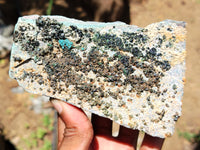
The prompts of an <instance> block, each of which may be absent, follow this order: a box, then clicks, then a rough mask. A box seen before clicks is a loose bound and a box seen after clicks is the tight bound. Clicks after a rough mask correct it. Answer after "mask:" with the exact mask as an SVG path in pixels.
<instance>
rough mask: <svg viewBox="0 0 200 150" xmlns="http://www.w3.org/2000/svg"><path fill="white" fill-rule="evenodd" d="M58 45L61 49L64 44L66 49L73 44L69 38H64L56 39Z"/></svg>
mask: <svg viewBox="0 0 200 150" xmlns="http://www.w3.org/2000/svg"><path fill="white" fill-rule="evenodd" d="M58 42H59V44H60V46H61V47H62V49H64V48H65V46H66V47H67V48H68V49H71V48H72V46H73V42H71V41H70V40H68V39H65V40H58Z"/></svg>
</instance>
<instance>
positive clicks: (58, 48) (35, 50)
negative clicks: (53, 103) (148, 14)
mask: <svg viewBox="0 0 200 150" xmlns="http://www.w3.org/2000/svg"><path fill="white" fill-rule="evenodd" d="M185 34H186V30H185V23H184V22H180V21H172V20H165V21H162V22H159V23H154V24H151V25H148V26H147V27H145V28H139V27H137V26H134V25H127V24H125V23H122V22H113V23H97V22H83V21H79V20H75V19H69V18H65V17H62V16H37V15H33V16H24V17H21V18H19V20H18V22H17V24H16V26H15V32H14V43H13V47H12V53H11V63H10V71H9V74H10V77H11V78H14V79H16V80H17V81H18V83H19V85H20V86H22V87H23V88H24V89H25V90H26V91H28V92H30V93H35V94H41V95H46V96H49V97H54V98H58V99H61V100H63V101H66V102H68V103H71V104H73V105H75V106H77V107H80V108H82V109H83V110H85V111H90V112H92V113H95V114H98V115H100V116H103V117H106V118H109V119H111V120H113V121H115V122H117V123H119V124H121V125H123V126H126V127H128V128H132V129H138V130H140V131H144V132H146V133H148V134H150V135H152V136H156V137H161V138H165V137H168V136H171V135H172V134H173V131H174V125H175V122H176V121H177V120H178V118H179V117H180V115H181V105H182V102H181V99H182V96H183V86H184V80H185V79H184V74H185V54H186V51H185ZM72 115H73V114H72Z"/></svg>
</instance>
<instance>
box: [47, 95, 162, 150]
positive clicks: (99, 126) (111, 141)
mask: <svg viewBox="0 0 200 150" xmlns="http://www.w3.org/2000/svg"><path fill="white" fill-rule="evenodd" d="M51 102H52V104H53V106H54V108H55V109H56V110H57V111H58V150H136V145H137V139H138V134H139V131H138V130H132V129H128V128H125V127H122V126H120V131H119V135H118V136H117V137H113V136H112V121H111V120H109V119H107V118H103V117H100V116H97V115H94V114H93V115H92V121H90V120H89V119H88V117H87V116H86V114H85V113H84V112H83V111H82V110H81V109H80V108H77V107H75V106H72V105H70V104H68V103H66V102H63V101H60V100H57V99H51ZM163 142H164V139H161V138H158V137H152V136H150V135H148V134H145V137H144V140H143V143H142V145H141V148H140V150H160V149H161V148H162V145H163Z"/></svg>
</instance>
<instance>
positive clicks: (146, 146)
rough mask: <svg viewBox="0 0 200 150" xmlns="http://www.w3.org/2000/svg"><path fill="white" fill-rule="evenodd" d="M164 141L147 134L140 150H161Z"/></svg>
mask: <svg viewBox="0 0 200 150" xmlns="http://www.w3.org/2000/svg"><path fill="white" fill-rule="evenodd" d="M163 143H164V139H162V138H158V137H152V136H150V135H148V134H145V136H144V140H143V142H142V145H141V149H140V150H160V149H161V148H162V145H163Z"/></svg>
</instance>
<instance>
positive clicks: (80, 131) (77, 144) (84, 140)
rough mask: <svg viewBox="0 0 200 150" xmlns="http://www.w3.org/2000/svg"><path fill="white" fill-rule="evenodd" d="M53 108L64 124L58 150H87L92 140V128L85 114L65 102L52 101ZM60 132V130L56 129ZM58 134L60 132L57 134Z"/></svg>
mask: <svg viewBox="0 0 200 150" xmlns="http://www.w3.org/2000/svg"><path fill="white" fill-rule="evenodd" d="M51 102H52V104H53V106H54V108H55V109H56V110H57V111H58V113H59V116H60V118H61V119H62V121H63V123H64V124H65V130H64V131H63V132H64V133H63V136H61V137H63V138H62V139H59V140H61V143H60V145H59V148H58V149H59V150H66V149H67V150H74V149H76V150H88V149H89V146H90V143H91V142H92V139H93V128H92V124H91V122H90V120H89V119H88V118H87V116H86V115H85V113H84V112H83V111H82V110H81V109H79V108H77V107H75V106H72V105H70V104H68V103H66V102H63V101H60V100H57V99H52V100H51ZM58 130H62V129H58ZM58 133H59V134H60V132H58ZM58 136H59V137H60V135H58Z"/></svg>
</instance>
